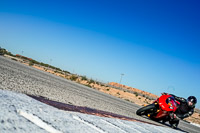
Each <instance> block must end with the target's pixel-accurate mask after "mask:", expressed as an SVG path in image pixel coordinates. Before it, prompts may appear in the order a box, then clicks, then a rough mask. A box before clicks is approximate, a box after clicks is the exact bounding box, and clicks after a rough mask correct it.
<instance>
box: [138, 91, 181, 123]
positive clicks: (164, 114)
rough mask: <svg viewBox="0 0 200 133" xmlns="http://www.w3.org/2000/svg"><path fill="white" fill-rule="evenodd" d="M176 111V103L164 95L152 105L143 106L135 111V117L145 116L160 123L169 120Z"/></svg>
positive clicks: (169, 96) (170, 97)
mask: <svg viewBox="0 0 200 133" xmlns="http://www.w3.org/2000/svg"><path fill="white" fill-rule="evenodd" d="M176 109H177V103H176V100H175V99H174V97H173V96H171V95H169V94H164V95H162V96H160V97H159V98H158V99H156V100H155V101H154V102H153V103H152V104H150V105H147V106H144V107H142V108H140V109H138V110H137V112H136V114H137V115H140V116H141V115H146V116H148V117H149V118H151V119H153V120H156V121H161V120H163V121H164V120H167V119H168V120H169V118H170V117H171V116H174V113H175V111H176Z"/></svg>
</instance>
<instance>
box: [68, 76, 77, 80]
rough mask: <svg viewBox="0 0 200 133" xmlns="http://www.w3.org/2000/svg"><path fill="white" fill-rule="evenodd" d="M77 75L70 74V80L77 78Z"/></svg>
mask: <svg viewBox="0 0 200 133" xmlns="http://www.w3.org/2000/svg"><path fill="white" fill-rule="evenodd" d="M77 78H78V77H77V76H76V75H72V76H71V77H70V80H72V81H75V80H77Z"/></svg>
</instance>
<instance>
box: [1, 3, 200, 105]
mask: <svg viewBox="0 0 200 133" xmlns="http://www.w3.org/2000/svg"><path fill="white" fill-rule="evenodd" d="M199 7H200V2H199V0H192V1H188V0H82V1H77V0H54V1H53V0H48V1H47V0H43V1H42V0H0V46H1V47H3V48H6V49H8V50H9V51H11V52H12V53H13V54H23V55H24V56H28V57H30V58H33V59H35V60H38V61H41V62H44V63H48V64H51V65H54V66H56V67H59V68H61V69H63V70H67V71H70V72H72V73H76V74H79V75H86V76H87V77H89V78H93V79H95V80H96V79H97V80H99V81H103V82H120V76H121V74H122V73H123V74H124V76H123V78H122V84H125V85H128V86H132V87H135V88H138V89H141V90H144V91H148V92H151V93H154V94H157V95H160V93H161V92H169V93H174V94H176V95H178V96H182V97H185V98H187V97H188V96H189V95H195V96H196V97H197V98H198V100H199V99H200V8H199ZM22 51H23V52H22ZM199 103H200V101H199ZM199 105H200V104H198V107H199V108H200V106H199Z"/></svg>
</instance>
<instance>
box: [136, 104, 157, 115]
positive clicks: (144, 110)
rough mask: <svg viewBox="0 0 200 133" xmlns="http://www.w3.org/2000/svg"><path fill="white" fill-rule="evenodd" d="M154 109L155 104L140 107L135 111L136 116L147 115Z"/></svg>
mask: <svg viewBox="0 0 200 133" xmlns="http://www.w3.org/2000/svg"><path fill="white" fill-rule="evenodd" d="M155 109H156V107H155V104H149V105H147V106H145V107H142V108H140V109H138V110H137V111H136V114H137V115H139V116H141V115H147V113H150V112H153V111H154V110H155Z"/></svg>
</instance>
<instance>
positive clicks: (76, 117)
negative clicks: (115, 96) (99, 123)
mask: <svg viewBox="0 0 200 133" xmlns="http://www.w3.org/2000/svg"><path fill="white" fill-rule="evenodd" d="M72 117H73V118H74V119H75V120H78V121H80V122H82V123H84V124H86V125H88V126H89V127H91V128H93V129H95V130H96V131H98V132H100V133H106V132H105V131H103V130H102V129H100V128H98V127H96V126H95V125H93V124H91V123H89V122H87V121H85V120H83V119H81V118H80V117H78V116H75V115H73V116H72Z"/></svg>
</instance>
